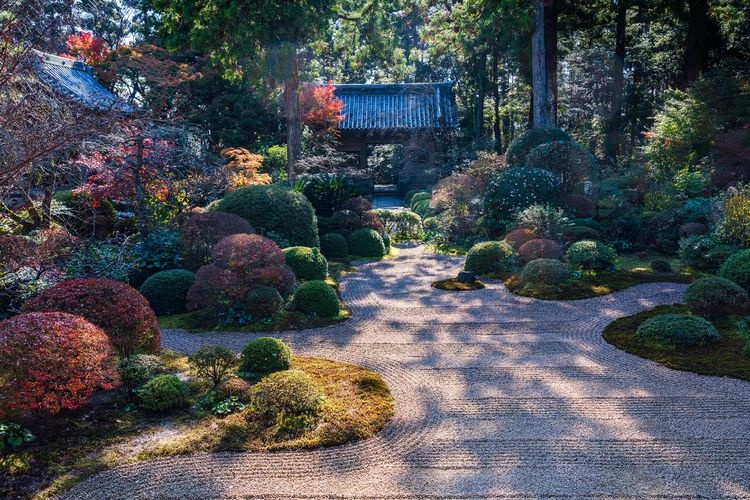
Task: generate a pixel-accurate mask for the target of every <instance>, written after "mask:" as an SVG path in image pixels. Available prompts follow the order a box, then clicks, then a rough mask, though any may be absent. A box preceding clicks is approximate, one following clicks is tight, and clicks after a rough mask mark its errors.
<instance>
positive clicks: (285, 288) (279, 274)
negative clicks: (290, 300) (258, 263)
mask: <svg viewBox="0 0 750 500" xmlns="http://www.w3.org/2000/svg"><path fill="white" fill-rule="evenodd" d="M250 286H251V287H259V286H270V287H271V288H275V289H276V290H277V291H278V292H279V294H280V295H281V297H282V298H284V299H286V298H287V297H290V296H291V295H292V294H293V293H294V289H295V288H297V280H296V278H295V277H294V272H293V271H292V268H291V267H289V266H287V265H282V266H266V267H261V268H258V269H254V270H253V271H252V273H250Z"/></svg>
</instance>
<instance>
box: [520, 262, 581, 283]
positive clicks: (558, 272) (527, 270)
mask: <svg viewBox="0 0 750 500" xmlns="http://www.w3.org/2000/svg"><path fill="white" fill-rule="evenodd" d="M569 279H570V270H569V269H568V266H566V265H565V264H564V263H562V262H560V261H559V260H557V259H536V260H532V261H531V262H529V263H528V264H526V266H525V267H524V268H523V271H522V272H521V282H522V283H523V284H524V285H531V286H538V285H544V286H557V285H561V284H563V283H566V282H567V281H568V280H569Z"/></svg>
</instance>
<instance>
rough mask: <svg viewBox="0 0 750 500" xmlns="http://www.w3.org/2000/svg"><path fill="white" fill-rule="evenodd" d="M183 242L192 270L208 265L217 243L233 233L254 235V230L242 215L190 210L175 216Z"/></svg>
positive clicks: (186, 265) (185, 255)
mask: <svg viewBox="0 0 750 500" xmlns="http://www.w3.org/2000/svg"><path fill="white" fill-rule="evenodd" d="M175 222H176V223H177V225H178V227H179V230H180V235H181V241H182V260H183V265H184V266H185V268H187V269H190V270H192V271H195V270H197V269H198V268H199V267H200V266H202V265H205V264H208V263H209V261H210V258H211V251H212V250H213V247H214V245H216V244H217V243H218V242H220V241H221V240H223V239H224V238H226V237H227V236H229V235H231V234H243V233H244V234H252V233H254V232H255V229H254V228H253V226H252V225H250V223H249V222H247V221H246V220H245V219H243V218H242V217H240V216H239V215H235V214H230V213H226V212H201V213H199V212H188V213H185V214H181V215H179V216H177V217H176V218H175Z"/></svg>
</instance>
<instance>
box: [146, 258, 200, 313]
mask: <svg viewBox="0 0 750 500" xmlns="http://www.w3.org/2000/svg"><path fill="white" fill-rule="evenodd" d="M194 282H195V273H192V272H190V271H186V270H184V269H170V270H169V271H159V272H158V273H156V274H152V275H151V276H149V277H148V279H147V280H146V281H144V282H143V284H142V285H141V288H140V290H138V291H139V292H141V295H143V296H144V297H146V300H148V303H149V304H150V305H151V309H153V310H154V312H155V313H156V314H158V315H159V316H161V315H164V314H176V313H182V312H185V311H186V308H185V303H186V301H187V293H188V290H190V287H191V286H193V283H194Z"/></svg>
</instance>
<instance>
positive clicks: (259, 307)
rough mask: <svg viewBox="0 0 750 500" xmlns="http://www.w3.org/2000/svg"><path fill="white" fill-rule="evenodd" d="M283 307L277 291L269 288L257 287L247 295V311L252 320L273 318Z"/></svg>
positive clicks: (282, 300)
mask: <svg viewBox="0 0 750 500" xmlns="http://www.w3.org/2000/svg"><path fill="white" fill-rule="evenodd" d="M283 305H284V299H283V298H281V294H279V292H278V290H276V289H275V288H273V287H270V286H259V287H256V288H253V289H252V290H250V293H248V294H247V310H248V311H250V313H251V314H252V315H253V317H254V318H273V316H275V315H276V314H277V313H278V312H279V311H280V310H281V307H282V306H283Z"/></svg>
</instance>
